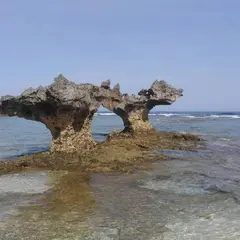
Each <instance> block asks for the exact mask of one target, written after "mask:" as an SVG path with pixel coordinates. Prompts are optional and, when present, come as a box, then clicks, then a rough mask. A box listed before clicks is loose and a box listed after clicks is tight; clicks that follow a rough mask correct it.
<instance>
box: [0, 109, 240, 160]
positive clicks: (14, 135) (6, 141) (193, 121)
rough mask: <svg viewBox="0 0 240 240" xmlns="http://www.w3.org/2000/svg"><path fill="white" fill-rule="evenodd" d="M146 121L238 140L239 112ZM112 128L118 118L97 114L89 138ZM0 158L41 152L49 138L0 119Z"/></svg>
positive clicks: (27, 124) (36, 126)
mask: <svg viewBox="0 0 240 240" xmlns="http://www.w3.org/2000/svg"><path fill="white" fill-rule="evenodd" d="M149 118H150V122H151V123H152V125H153V126H154V127H156V128H157V129H158V130H160V131H177V132H189V133H196V134H200V135H204V136H205V138H207V139H209V140H211V139H216V138H226V139H228V140H229V141H230V142H229V144H232V143H233V142H232V141H234V144H236V141H237V140H239V139H240V113H238V112H236V113H219V112H180V113H179V112H172V113H169V112H168V113H163V112H152V113H150V115H149ZM114 129H117V130H121V129H123V124H122V121H121V119H120V118H119V117H118V116H116V115H114V114H111V113H97V114H96V115H95V117H94V120H93V124H92V134H93V137H94V138H95V139H96V140H98V141H103V140H104V139H105V138H106V134H108V133H109V132H111V131H113V130H114ZM0 136H1V138H0V159H5V158H11V157H15V156H18V155H22V154H27V153H34V152H39V151H44V150H47V149H48V148H49V145H50V142H51V135H50V132H49V131H48V129H47V128H46V127H45V126H44V125H43V124H41V123H38V122H33V121H27V120H25V119H20V118H16V117H13V118H8V117H1V118H0Z"/></svg>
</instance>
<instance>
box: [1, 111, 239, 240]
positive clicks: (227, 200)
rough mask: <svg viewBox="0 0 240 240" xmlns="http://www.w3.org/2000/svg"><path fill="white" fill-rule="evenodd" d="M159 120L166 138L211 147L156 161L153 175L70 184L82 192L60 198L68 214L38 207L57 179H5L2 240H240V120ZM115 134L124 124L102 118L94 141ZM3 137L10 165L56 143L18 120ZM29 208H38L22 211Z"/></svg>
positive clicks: (224, 116) (188, 116)
mask: <svg viewBox="0 0 240 240" xmlns="http://www.w3.org/2000/svg"><path fill="white" fill-rule="evenodd" d="M151 114H152V115H150V119H151V122H152V124H153V125H154V126H155V127H156V128H158V129H159V130H167V131H172V130H174V131H180V132H191V133H196V134H201V135H202V136H203V137H204V138H205V139H206V141H207V147H206V148H205V149H199V151H198V152H197V153H189V152H184V151H169V150H165V151H164V153H165V154H169V155H171V156H174V157H175V159H176V160H171V161H159V162H158V161H156V162H155V163H154V164H153V170H152V171H149V172H141V173H137V174H134V175H130V176H123V175H113V176H106V175H104V174H93V175H91V176H90V182H87V183H86V184H82V183H79V182H78V181H77V180H78V179H79V177H78V176H74V177H73V178H71V177H70V178H67V181H66V182H65V184H66V185H67V186H72V189H75V190H76V191H75V192H74V191H72V190H71V188H69V189H65V191H63V192H62V193H58V192H57V194H56V196H57V199H60V200H61V201H62V202H57V203H56V204H57V205H59V206H61V204H64V203H65V204H66V202H64V201H65V198H64V195H68V197H69V196H70V199H71V198H72V206H70V207H71V208H69V209H64V208H63V209H61V211H60V210H59V209H58V208H57V209H55V208H52V207H49V206H48V207H42V206H41V205H39V202H38V199H39V198H41V197H42V196H43V195H45V194H47V193H48V192H49V191H51V190H49V188H50V187H53V186H52V185H51V181H50V182H49V179H50V177H49V174H50V173H46V172H45V173H43V172H35V173H34V172H32V173H23V174H17V175H16V174H15V175H7V176H2V177H1V179H0V181H1V182H0V204H1V205H0V209H1V210H0V219H1V220H0V228H1V231H0V239H10V240H13V239H14V240H15V239H40V240H41V239H123V240H124V239H129V240H130V239H146V240H148V239H150V240H151V239H152V240H153V239H164V240H166V239H167V240H170V239H171V240H175V239H181V240H182V239H187V240H188V239H189V240H191V239H193V240H195V239H196V240H197V239H199V240H200V239H204V240H205V239H209V240H211V239H217V240H218V239H236V240H238V239H240V218H239V216H240V205H239V204H240V130H239V129H240V128H239V127H240V113H172V115H170V114H169V113H151ZM113 128H117V129H122V126H121V121H120V120H119V119H118V118H117V116H114V115H109V114H108V115H104V114H101V115H97V116H96V117H95V119H94V123H93V135H94V137H95V138H96V139H97V140H103V139H104V138H105V137H106V133H108V132H110V131H112V130H113ZM0 134H1V136H3V138H2V140H1V142H0V154H1V156H2V158H4V157H14V155H19V154H23V153H25V152H32V151H33V150H34V151H39V150H41V149H44V148H47V147H48V146H49V142H50V136H49V133H48V131H47V129H45V128H44V126H42V125H40V124H38V123H33V122H30V121H26V120H19V119H17V118H11V119H9V118H0ZM11 138H12V139H11ZM4 139H5V140H4ZM29 139H30V140H29ZM11 141H12V144H11ZM178 159H179V160H178ZM54 174H55V173H54ZM50 175H51V176H52V173H51V174H50ZM66 176H67V175H66ZM66 188H67V187H66ZM79 193H81V194H79ZM55 201H56V199H55V198H54V203H55ZM34 203H35V204H34ZM29 204H30V205H36V204H37V207H33V208H29V207H23V208H21V209H19V208H18V207H19V206H26V205H29ZM75 204H76V205H75ZM62 206H64V205H62ZM64 210H66V211H64ZM6 217H7V218H6Z"/></svg>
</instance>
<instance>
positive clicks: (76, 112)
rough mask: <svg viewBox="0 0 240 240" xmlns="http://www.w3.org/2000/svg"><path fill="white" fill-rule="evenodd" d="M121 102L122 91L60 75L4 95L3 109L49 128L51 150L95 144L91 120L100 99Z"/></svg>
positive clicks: (9, 113)
mask: <svg viewBox="0 0 240 240" xmlns="http://www.w3.org/2000/svg"><path fill="white" fill-rule="evenodd" d="M102 101H103V102H104V101H108V102H109V106H111V102H112V101H114V102H121V96H120V94H119V93H117V92H115V91H112V90H110V89H108V88H104V87H97V86H94V85H92V84H75V83H73V82H71V81H68V80H67V79H66V78H65V77H64V76H62V75H59V76H58V77H57V78H55V80H54V83H53V84H51V85H50V86H47V87H41V86H40V87H39V88H37V89H33V88H29V89H27V90H25V91H24V92H23V93H22V94H21V95H20V96H18V97H11V96H7V97H2V98H1V103H0V107H1V112H2V114H7V115H9V116H18V117H22V118H25V119H29V120H34V121H39V122H42V123H43V124H45V125H46V127H47V128H48V129H49V130H50V132H51V134H52V137H53V141H52V145H51V149H50V150H51V151H64V152H72V151H76V149H78V150H86V149H89V148H91V147H92V146H94V144H95V141H94V140H93V139H92V135H91V122H92V118H93V116H94V113H95V112H97V110H98V108H99V107H100V105H101V102H102Z"/></svg>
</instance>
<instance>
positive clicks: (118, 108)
mask: <svg viewBox="0 0 240 240" xmlns="http://www.w3.org/2000/svg"><path fill="white" fill-rule="evenodd" d="M182 93H183V90H182V89H176V88H174V87H172V86H170V85H168V84H167V83H166V82H165V81H163V80H162V81H158V80H156V81H155V82H154V83H153V84H152V86H151V87H150V88H149V89H142V90H141V91H140V92H139V93H138V95H137V96H136V95H128V94H123V95H122V101H121V102H120V103H118V102H115V104H114V105H111V106H109V105H108V104H105V102H103V106H104V107H106V108H107V109H109V110H110V111H113V112H114V113H116V114H117V115H118V116H120V117H121V118H122V120H123V123H124V127H125V129H124V131H125V132H126V131H127V132H129V131H131V132H134V131H148V130H151V129H152V126H151V124H150V123H149V119H148V114H149V111H150V110H151V109H153V108H154V107H155V106H157V105H170V104H172V103H173V102H175V101H176V100H177V99H178V98H179V97H181V96H182Z"/></svg>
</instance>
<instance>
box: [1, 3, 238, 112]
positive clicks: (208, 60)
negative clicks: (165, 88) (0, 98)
mask: <svg viewBox="0 0 240 240" xmlns="http://www.w3.org/2000/svg"><path fill="white" fill-rule="evenodd" d="M239 9H240V1H238V0H228V1H227V0H201V1H200V0H181V1H180V0H121V1H120V0H119V1H117V0H115V1H114V0H88V1H87V0H68V1H67V0H51V1H50V0H41V1H32V0H11V1H9V0H1V1H0V53H1V58H0V66H1V67H0V73H1V79H0V95H5V94H13V95H16V94H19V93H21V92H22V91H23V90H24V89H25V88H27V87H30V86H32V87H37V86H39V85H46V84H50V83H51V82H52V80H53V78H54V77H55V76H56V75H58V74H59V73H63V75H65V76H66V77H67V78H69V79H70V80H73V81H75V82H78V83H80V82H91V83H95V84H100V82H101V81H103V80H105V79H108V78H110V79H111V80H112V83H113V84H115V83H116V82H119V83H120V84H121V89H122V92H133V93H136V92H137V91H138V90H140V89H141V88H148V87H149V86H150V85H151V83H152V82H153V81H154V80H155V79H165V80H166V81H167V82H169V83H170V84H172V85H174V86H176V87H180V88H183V89H184V97H182V98H181V99H180V100H179V101H177V102H176V103H175V104H173V105H172V106H170V107H167V108H166V107H161V108H160V109H164V110H166V109H169V110H235V111H236V110H240V107H239V102H240V95H239V91H240V80H239V78H240V67H239V65H240V14H239Z"/></svg>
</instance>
